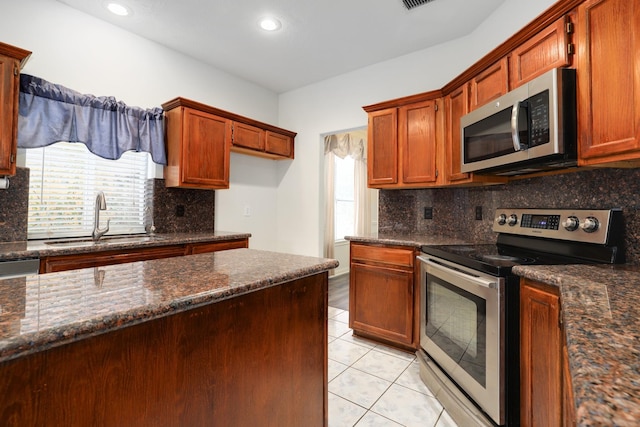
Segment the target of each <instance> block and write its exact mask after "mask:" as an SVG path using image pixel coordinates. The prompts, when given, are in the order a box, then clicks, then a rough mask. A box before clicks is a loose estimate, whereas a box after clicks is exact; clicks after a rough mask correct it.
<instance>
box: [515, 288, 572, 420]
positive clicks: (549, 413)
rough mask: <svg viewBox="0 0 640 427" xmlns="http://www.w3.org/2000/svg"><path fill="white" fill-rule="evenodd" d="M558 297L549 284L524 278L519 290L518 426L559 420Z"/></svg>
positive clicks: (560, 370)
mask: <svg viewBox="0 0 640 427" xmlns="http://www.w3.org/2000/svg"><path fill="white" fill-rule="evenodd" d="M559 321H560V297H559V294H558V289H557V288H554V287H552V286H548V285H543V284H537V283H533V282H529V281H526V280H525V281H524V282H523V284H522V287H521V290H520V381H521V384H520V399H521V405H520V409H521V411H522V412H521V414H520V419H521V424H522V426H525V427H526V426H559V425H561V421H562V413H561V412H562V411H561V408H562V400H561V399H562V398H561V390H562V368H561V354H562V339H561V333H560V323H559Z"/></svg>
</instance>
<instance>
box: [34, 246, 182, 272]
mask: <svg viewBox="0 0 640 427" xmlns="http://www.w3.org/2000/svg"><path fill="white" fill-rule="evenodd" d="M183 255H185V246H184V245H175V246H161V247H153V248H136V249H121V250H112V251H101V252H92V253H86V254H77V255H58V256H48V257H43V258H41V259H40V273H41V274H43V273H53V272H56V271H67V270H75V269H78V268H91V267H101V266H103V265H113V264H123V263H126V262H136V261H146V260H150V259H159V258H170V257H175V256H183Z"/></svg>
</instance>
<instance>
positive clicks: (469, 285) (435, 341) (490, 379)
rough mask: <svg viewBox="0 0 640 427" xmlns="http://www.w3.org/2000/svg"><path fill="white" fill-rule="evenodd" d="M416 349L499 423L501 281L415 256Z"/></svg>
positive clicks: (502, 413) (501, 399)
mask: <svg viewBox="0 0 640 427" xmlns="http://www.w3.org/2000/svg"><path fill="white" fill-rule="evenodd" d="M418 259H419V260H420V261H421V304H420V305H421V307H420V318H421V324H420V347H421V348H422V349H423V350H424V351H425V352H426V354H427V355H428V357H430V358H431V359H432V360H434V361H435V362H436V364H437V365H438V366H439V367H440V369H442V370H443V371H444V373H446V374H447V376H449V377H450V378H451V379H452V380H453V381H454V382H455V383H456V384H457V385H458V387H459V388H460V389H462V391H463V392H465V393H466V394H467V395H468V396H469V397H470V398H471V399H472V400H473V401H474V402H475V403H476V404H477V405H478V406H479V407H480V408H481V409H482V410H483V411H484V412H485V413H486V414H487V415H489V416H490V417H491V418H492V419H493V420H494V422H495V423H497V424H503V423H504V418H505V408H504V402H505V396H504V372H505V370H504V354H503V353H502V351H501V349H502V348H503V342H504V341H503V339H504V307H503V303H502V301H503V295H504V279H503V278H500V277H494V276H489V275H485V274H482V273H480V272H478V271H475V270H472V269H467V268H465V267H463V266H459V265H457V264H455V263H449V262H447V261H445V260H441V259H439V258H433V257H425V256H420V257H418Z"/></svg>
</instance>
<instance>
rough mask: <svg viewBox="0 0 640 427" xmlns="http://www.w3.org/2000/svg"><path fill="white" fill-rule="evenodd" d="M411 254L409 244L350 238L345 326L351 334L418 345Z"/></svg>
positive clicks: (412, 346)
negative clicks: (368, 241)
mask: <svg viewBox="0 0 640 427" xmlns="http://www.w3.org/2000/svg"><path fill="white" fill-rule="evenodd" d="M415 256H416V253H415V249H413V248H407V247H397V246H386V245H382V246H381V245H373V244H371V245H370V244H362V243H354V242H351V253H350V258H351V259H350V264H351V271H350V282H349V327H350V328H351V329H353V332H354V334H355V335H360V336H363V337H367V338H370V339H374V340H378V341H382V342H384V343H387V344H390V345H393V346H396V347H400V348H403V349H406V350H412V351H415V350H416V349H417V348H418V340H419V334H418V327H419V320H418V316H419V307H418V304H419V296H418V286H417V285H416V283H415V281H416V277H417V276H418V274H417V271H416V269H417V266H416V262H415Z"/></svg>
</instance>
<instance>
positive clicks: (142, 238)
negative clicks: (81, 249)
mask: <svg viewBox="0 0 640 427" xmlns="http://www.w3.org/2000/svg"><path fill="white" fill-rule="evenodd" d="M163 239H164V237H162V236H155V235H154V236H149V235H146V234H140V235H130V234H128V235H122V236H106V237H102V238H101V239H100V240H98V241H97V242H94V241H93V239H92V238H90V237H80V238H77V239H61V240H49V241H46V242H45V243H46V244H47V245H52V246H93V245H96V246H98V245H108V244H116V243H118V244H121V243H144V242H155V241H158V240H163Z"/></svg>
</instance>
